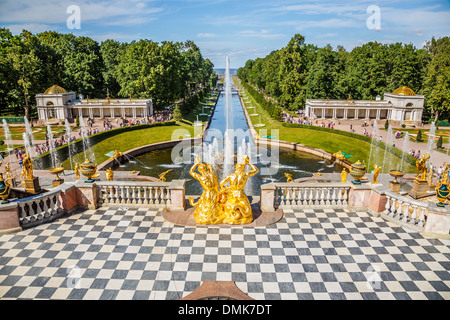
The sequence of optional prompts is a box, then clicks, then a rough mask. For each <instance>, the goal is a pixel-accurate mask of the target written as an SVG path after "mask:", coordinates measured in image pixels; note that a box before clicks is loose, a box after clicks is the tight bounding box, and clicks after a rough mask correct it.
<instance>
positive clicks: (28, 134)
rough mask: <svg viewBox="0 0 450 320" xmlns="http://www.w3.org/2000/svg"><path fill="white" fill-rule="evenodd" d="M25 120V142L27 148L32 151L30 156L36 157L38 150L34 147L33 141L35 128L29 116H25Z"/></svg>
mask: <svg viewBox="0 0 450 320" xmlns="http://www.w3.org/2000/svg"><path fill="white" fill-rule="evenodd" d="M23 121H24V123H25V132H24V133H23V135H22V136H23V140H24V142H25V148H26V149H27V150H28V152H29V153H30V156H31V157H32V158H34V157H35V156H36V151H35V150H34V149H33V148H32V147H33V145H34V141H33V129H32V128H31V125H30V121H28V119H27V117H26V116H25V117H23Z"/></svg>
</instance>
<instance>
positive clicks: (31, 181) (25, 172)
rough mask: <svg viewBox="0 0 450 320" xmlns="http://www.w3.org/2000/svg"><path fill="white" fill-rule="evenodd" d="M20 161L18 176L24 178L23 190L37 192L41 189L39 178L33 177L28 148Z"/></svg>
mask: <svg viewBox="0 0 450 320" xmlns="http://www.w3.org/2000/svg"><path fill="white" fill-rule="evenodd" d="M22 163H23V164H22V172H21V173H20V177H21V178H24V180H23V184H24V186H25V190H26V191H27V192H29V193H38V192H39V191H41V186H40V185H39V178H37V177H35V176H34V174H33V161H32V160H31V157H30V154H29V153H28V150H26V151H25V154H24V156H23V162H22Z"/></svg>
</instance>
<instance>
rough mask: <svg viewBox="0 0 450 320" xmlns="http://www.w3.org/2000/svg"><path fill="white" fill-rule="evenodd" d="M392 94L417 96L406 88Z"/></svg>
mask: <svg viewBox="0 0 450 320" xmlns="http://www.w3.org/2000/svg"><path fill="white" fill-rule="evenodd" d="M392 94H396V95H398V96H415V95H416V93H415V92H414V91H413V90H412V89H410V88H408V87H406V86H403V87H400V88H398V89H396V90H395V91H394V92H392Z"/></svg>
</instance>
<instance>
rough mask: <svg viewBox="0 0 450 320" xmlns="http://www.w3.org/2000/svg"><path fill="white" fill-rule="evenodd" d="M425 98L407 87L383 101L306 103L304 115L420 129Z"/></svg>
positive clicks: (386, 94)
mask: <svg viewBox="0 0 450 320" xmlns="http://www.w3.org/2000/svg"><path fill="white" fill-rule="evenodd" d="M424 101H425V97H424V96H422V95H416V94H415V93H414V91H413V90H411V89H409V88H408V87H401V88H398V89H397V90H395V91H394V92H393V93H385V94H384V97H383V100H381V99H377V100H351V99H349V100H328V99H326V100H320V99H307V100H306V107H305V114H306V116H308V117H310V118H316V119H335V120H366V121H367V120H371V119H372V120H389V122H390V123H392V124H393V125H403V124H405V125H407V126H420V125H421V124H422V115H423V108H424Z"/></svg>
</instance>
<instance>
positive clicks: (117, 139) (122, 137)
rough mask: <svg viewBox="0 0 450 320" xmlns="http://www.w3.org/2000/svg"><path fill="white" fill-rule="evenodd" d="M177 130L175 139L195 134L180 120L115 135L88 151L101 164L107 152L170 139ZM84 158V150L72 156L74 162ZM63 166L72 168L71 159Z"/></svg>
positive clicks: (121, 150)
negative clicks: (173, 124) (176, 122)
mask: <svg viewBox="0 0 450 320" xmlns="http://www.w3.org/2000/svg"><path fill="white" fill-rule="evenodd" d="M175 130H180V131H179V133H178V134H177V135H176V136H175V137H174V140H178V139H181V138H183V137H184V135H185V134H190V135H191V136H192V137H193V136H194V127H193V126H191V125H187V124H184V123H182V122H178V125H176V126H161V127H153V128H146V129H140V130H133V131H129V132H124V133H121V134H118V135H115V136H113V137H110V138H107V139H105V140H103V141H101V142H99V143H97V144H96V145H94V146H92V147H91V148H90V149H89V150H88V153H90V152H91V151H93V152H94V155H95V162H96V163H97V164H100V163H102V162H104V161H106V160H108V159H109V157H108V156H106V154H107V153H109V152H111V151H115V150H117V151H119V152H125V151H128V150H131V149H134V148H137V147H140V146H145V145H148V144H152V143H158V142H163V141H170V140H172V133H174V132H175ZM84 160H85V159H84V153H83V152H81V153H79V154H77V155H75V156H73V157H72V163H77V162H78V163H81V162H84ZM63 166H64V168H66V169H69V168H70V162H69V159H67V160H65V161H64V162H63Z"/></svg>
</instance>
